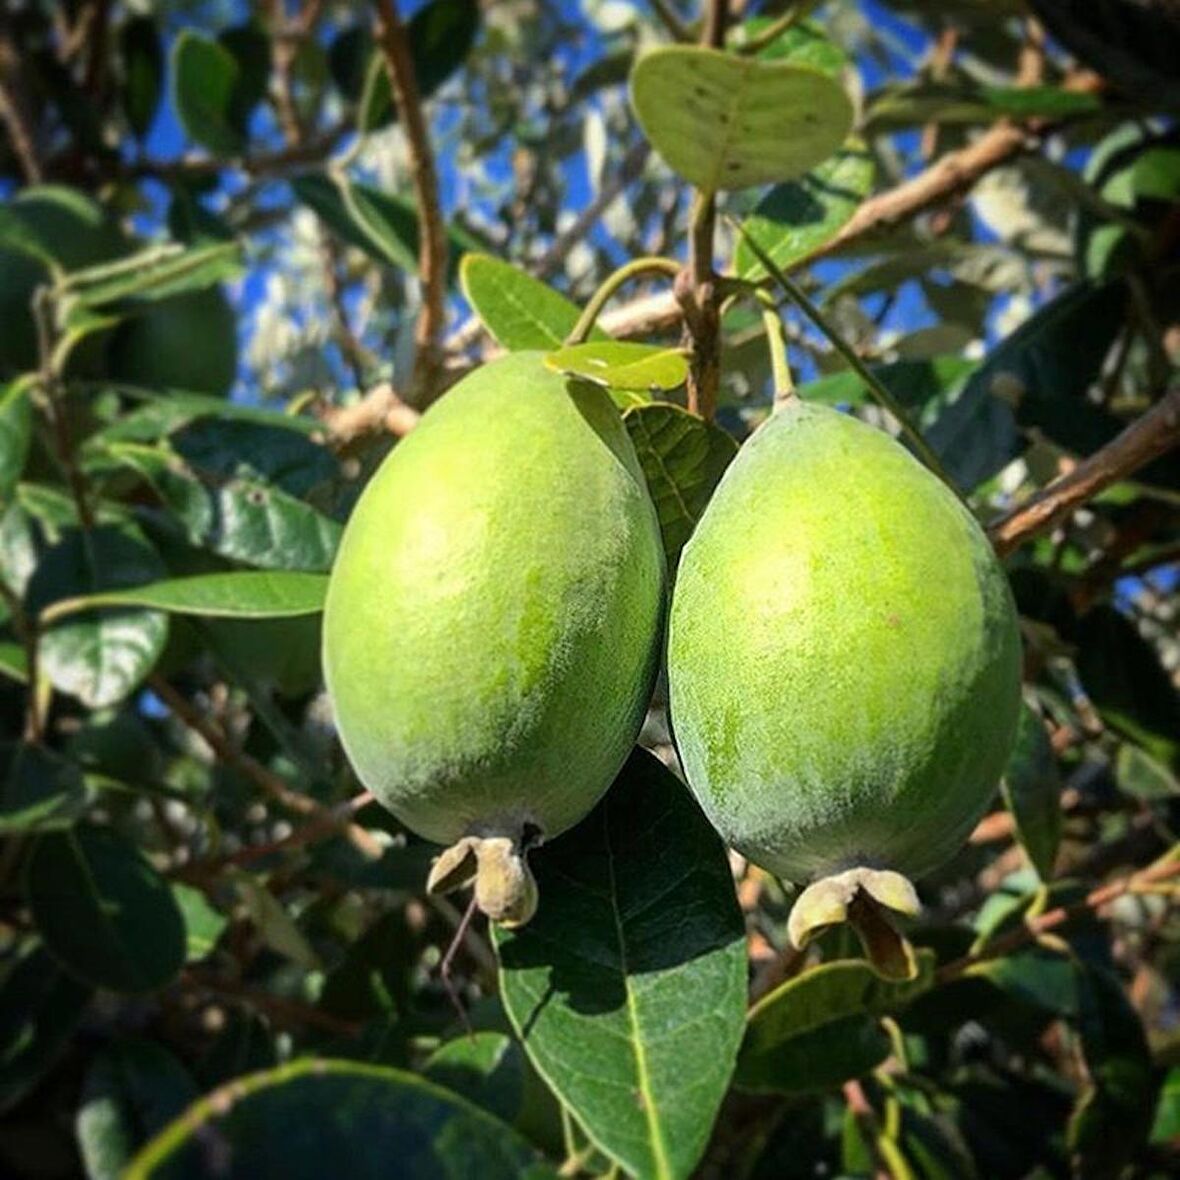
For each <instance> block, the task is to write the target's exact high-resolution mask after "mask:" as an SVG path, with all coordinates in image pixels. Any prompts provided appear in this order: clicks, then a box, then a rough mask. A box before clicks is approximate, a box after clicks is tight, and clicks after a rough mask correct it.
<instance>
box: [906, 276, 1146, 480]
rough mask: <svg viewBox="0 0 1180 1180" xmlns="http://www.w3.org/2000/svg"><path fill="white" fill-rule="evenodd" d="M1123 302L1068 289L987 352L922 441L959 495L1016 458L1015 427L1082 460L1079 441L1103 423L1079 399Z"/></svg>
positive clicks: (1086, 287) (1114, 289)
mask: <svg viewBox="0 0 1180 1180" xmlns="http://www.w3.org/2000/svg"><path fill="white" fill-rule="evenodd" d="M1125 300H1126V295H1125V292H1124V291H1123V290H1122V289H1121V287H1119V286H1118V285H1107V286H1104V287H1096V286H1093V285H1092V284H1089V283H1086V282H1082V283H1078V284H1075V285H1074V286H1073V287H1070V288H1068V289H1067V290H1065V291H1064V292H1062V293H1061V294H1060V295H1059V296H1057V298H1055V299H1053V300H1052V301H1051V302H1049V303H1047V304H1045V305H1044V306H1043V307H1042V308H1040V309H1039V310H1038V311H1037V312H1036V313H1035V314H1034V315H1033V316H1031V317H1030V318H1029V319H1028V320H1027V321H1025V323H1023V324H1022V325H1021V326H1020V327H1019V328H1018V329H1017V330H1016V331H1015V332H1013V333H1012V335H1010V336H1008V337H1007V338H1005V339H1004V340H1002V341H1001V342H1000V343H999V344H998V345H997V346H996V347H995V348H994V349H993V350H992V352H991V354H990V355H989V356H988V358H987V359H986V360H985V361H984V363H983V364H982V365H981V366H980V367H979V369H978V370H976V372H975V374H974V375H973V376H972V378H971V379H970V380H969V381H968V382H967V385H966V387H965V388H964V390H963V393H962V395H961V396H960V397H959V398H958V399H957V400H956V401H955V402H954V404H953V405H951V406H950V407H949V408H948V409H947V410H946V412H945V413H944V414H943V415H942V416H941V417H940V418H939V419H938V421H937V422H936V423H935V424H934V426H933V427H932V428H931V430H930V432H929V435H928V439H929V442H930V443H931V445H932V446H933V447H934V449H935V450H936V451H937V452H938V455H939V457H940V458H941V459H942V461H943V464H944V466H945V467H946V468H947V470H948V471H949V472H950V474H951V476H952V477H953V478H954V479H955V481H956V482H957V483H958V484H959V485H960V486H961V487H963V488H965V489H968V490H971V489H974V488H976V487H978V486H979V485H980V484H981V483H982V482H983V481H984V480H986V479H989V478H990V477H991V476H993V475H995V474H996V473H997V472H998V471H999V470H1000V469H1001V468H1002V467H1004V466H1005V465H1006V464H1007V463H1008V462H1009V461H1010V460H1012V459H1014V458H1015V457H1016V456H1017V455H1018V454H1020V452H1021V450H1022V449H1023V446H1024V443H1023V437H1022V435H1021V432H1020V426H1021V425H1028V426H1038V427H1041V428H1042V429H1044V430H1046V431H1047V432H1049V433H1050V434H1051V435H1053V436H1054V437H1057V438H1058V439H1059V441H1060V442H1061V443H1062V444H1063V445H1065V446H1068V447H1070V448H1071V449H1075V450H1078V451H1080V452H1081V453H1087V452H1088V451H1090V450H1092V449H1094V447H1093V445H1085V442H1084V440H1091V439H1092V438H1093V435H1094V426H1095V422H1096V420H1103V425H1104V424H1105V421H1104V420H1105V419H1107V418H1109V415H1107V414H1105V412H1104V411H1102V410H1099V409H1098V408H1097V407H1095V406H1092V405H1090V404H1088V403H1087V402H1086V400H1085V393H1086V391H1087V389H1088V388H1089V386H1090V383H1091V382H1092V381H1093V380H1094V379H1095V378H1096V377H1097V375H1098V373H1099V370H1100V368H1101V365H1102V362H1103V360H1104V359H1105V357H1106V354H1107V351H1108V350H1109V348H1110V346H1111V344H1112V343H1113V341H1114V338H1115V335H1116V333H1117V332H1118V329H1119V326H1120V325H1121V323H1122V312H1123V308H1124V305H1125ZM1099 434H1100V438H1099V440H1098V442H1097V444H1096V445H1101V442H1102V441H1105V439H1106V437H1107V433H1106V430H1105V429H1104V428H1103V429H1101V430H1100V431H1099ZM1079 444H1081V445H1079Z"/></svg>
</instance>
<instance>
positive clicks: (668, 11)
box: [651, 0, 692, 41]
mask: <svg viewBox="0 0 1180 1180" xmlns="http://www.w3.org/2000/svg"><path fill="white" fill-rule="evenodd" d="M651 6H652V10H653V11H654V12H655V14H656V16H658V17H659V18H660V21H661V23H662V24H663V26H664V28H665V29H667V30H668V32H669V33H671V34H672V36H673V37H675V38H676V40H677V41H691V40H692V30H691V29H690V28H689V27H688V24H687V23H686V22H685V20H684V18H683V17H682V16H681V15H680V14H679V13H678V12H677V11H676V9H674V8H673V7H672V5H671V3H670V0H651Z"/></svg>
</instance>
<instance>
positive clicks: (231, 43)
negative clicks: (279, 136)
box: [217, 21, 271, 139]
mask: <svg viewBox="0 0 1180 1180" xmlns="http://www.w3.org/2000/svg"><path fill="white" fill-rule="evenodd" d="M217 41H218V44H219V45H221V46H222V47H223V48H225V49H228V50H229V52H230V53H231V54H232V55H233V59H234V61H235V62H236V63H237V67H238V75H237V81H236V83H235V85H234V89H233V93H232V94H231V95H230V100H229V108H228V116H229V120H230V122H231V123H232V124H233V127H234V130H235V131H237V132H238V134H239V135H241V136H242V138H243V139H245V138H246V136H247V135H248V133H249V126H250V115H251V114H252V113H253V111H254V108H255V107H256V106H257V105H258V104H259V103H260V102H261V101H262V100H263V99H264V98H265V97H266V88H267V84H268V83H269V81H270V65H271V46H270V38H269V37H268V36H267V34H266V32H265V30H263V29H262V28H261V27H259V25H257V24H255V23H254V22H252V21H248V22H247V23H245V24H241V25H234V26H233V28H229V29H225V30H223V31H222V32H221V33H219V34H218V35H217Z"/></svg>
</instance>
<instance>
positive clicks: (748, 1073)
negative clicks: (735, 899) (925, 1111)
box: [735, 951, 934, 1093]
mask: <svg viewBox="0 0 1180 1180" xmlns="http://www.w3.org/2000/svg"><path fill="white" fill-rule="evenodd" d="M933 977H934V956H933V955H932V954H931V953H930V952H929V951H920V952H919V953H918V975H917V977H916V978H915V979H912V980H909V981H906V982H903V983H892V982H889V981H888V980H885V979H882V978H881V976H880V975H878V974H877V973H876V972H875V971H874V970H873V969H872V967H870V966H869V964H868V963H866V962H864V961H863V960H860V959H842V960H838V961H836V962H833V963H824V964H822V965H821V966H819V967H814V968H812V969H811V970H810V971H805V972H804V973H803V974H802V975H798V976H796V977H795V978H794V979H790V980H788V981H787V982H786V983H784V984H782V985H781V986H780V987H778V988H776V989H775V990H774V991H772V992H771V993H770V994H769V995H767V996H764V997H763V998H762V999H761V1000H760V1001H759V1002H758V1003H757V1004H756V1005H755V1006H754V1007H753V1008H752V1009H751V1010H750V1017H749V1022H748V1024H747V1027H746V1037H745V1040H744V1041H743V1042H742V1051H741V1055H740V1056H739V1057H738V1067H737V1074H736V1077H735V1081H736V1083H737V1084H738V1085H739V1086H741V1087H742V1088H743V1089H747V1090H756V1091H773V1092H778V1093H795V1092H800V1091H807V1090H822V1089H828V1088H830V1087H833V1086H838V1085H839V1084H840V1083H841V1082H845V1081H847V1080H848V1079H849V1078H855V1077H860V1076H862V1075H863V1074H866V1073H868V1072H869V1071H870V1070H872V1069H874V1068H875V1067H876V1066H878V1065H880V1064H881V1062H882V1061H884V1060H885V1058H886V1057H887V1056H888V1055H889V1038H888V1036H886V1035H885V1033H884V1032H883V1031H882V1029H881V1027H880V1023H879V1021H878V1019H877V1018H878V1017H880V1016H883V1015H886V1014H888V1013H890V1012H895V1011H897V1010H898V1009H900V1008H902V1007H904V1006H905V1005H906V1004H907V1003H908V1002H909V1001H910V1000H912V999H913V998H914V997H915V996H918V995H920V994H921V993H922V992H924V991H926V990H927V989H928V988H930V986H931V985H932V983H933Z"/></svg>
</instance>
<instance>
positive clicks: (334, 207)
mask: <svg viewBox="0 0 1180 1180" xmlns="http://www.w3.org/2000/svg"><path fill="white" fill-rule="evenodd" d="M291 188H292V190H293V191H294V193H295V195H296V196H297V197H298V198H299V199H300V200H301V201H302V202H303V203H304V204H305V205H308V206H309V207H310V208H312V209H313V210H315V212H316V214H317V215H318V216H319V217H321V218H322V219H323V220H324V222H325V223H326V224H327V225H329V226H330V227H331V228H332V229H333V230H335V232H336V233H338V234H339V235H340V237H341V238H342V239H343V240H344V241H346V242H348V243H349V245H352V246H356V247H357V248H358V249H360V250H363V251H364V252H365V253H366V254H367V255H369V257H370V258H374V259H376V260H377V261H378V262H383V263H387V264H388V265H390V266H394V267H397V268H398V269H400V270H406V271H409V272H410V273H411V274H417V273H418V250H419V229H418V214H417V211H416V210H415V208H414V203H413V202H412V201H411V200H409V199H408V198H406V197H402V196H399V195H398V194H397V193H387V192H383V191H382V190H381V189H378V188H375V187H374V186H373V185H370V184H362V183H361V182H360V181H356V180H351V179H349V178H348V177H342V178H341V180H340V182H339V183H337V182H335V181H333V180H332V179H331V177H329V176H327V175H325V174H324V173H318V172H308V173H305V174H304V175H303V176H297V177H295V178H294V179H293V180H292V181H291ZM447 244H448V249H447V279H448V281H449V282H450V281H453V280H454V278H455V276H456V275H457V274H458V273H459V264H460V262H461V260H462V258H463V256H464V255H465V254H466V253H468V252H469V251H471V250H476V249H478V248H479V243H478V241H477V240H476V239H475V238H474V237H472V235H471V234H469V233H467V232H466V231H465V230H463V229H462V228H461V227H459V226H451V227H450V229H449V230H448V233H447Z"/></svg>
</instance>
